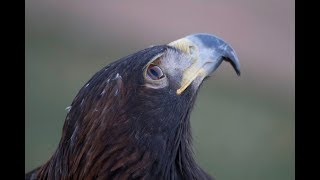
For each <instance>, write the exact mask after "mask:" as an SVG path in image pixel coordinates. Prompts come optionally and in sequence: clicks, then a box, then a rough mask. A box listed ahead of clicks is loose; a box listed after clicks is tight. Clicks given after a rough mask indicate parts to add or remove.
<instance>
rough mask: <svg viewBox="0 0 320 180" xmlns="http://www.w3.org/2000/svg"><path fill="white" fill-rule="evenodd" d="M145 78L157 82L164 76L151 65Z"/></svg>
mask: <svg viewBox="0 0 320 180" xmlns="http://www.w3.org/2000/svg"><path fill="white" fill-rule="evenodd" d="M147 76H148V77H149V78H150V79H152V80H159V79H161V78H163V77H164V74H163V72H162V70H161V69H160V67H159V66H157V65H153V64H151V65H150V66H149V67H148V69H147Z"/></svg>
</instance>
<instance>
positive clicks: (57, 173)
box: [26, 33, 240, 180]
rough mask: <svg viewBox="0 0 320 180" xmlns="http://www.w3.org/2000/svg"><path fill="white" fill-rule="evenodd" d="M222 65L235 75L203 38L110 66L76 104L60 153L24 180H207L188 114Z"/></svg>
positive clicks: (217, 43) (225, 54)
mask: <svg viewBox="0 0 320 180" xmlns="http://www.w3.org/2000/svg"><path fill="white" fill-rule="evenodd" d="M223 60H225V61H228V62H230V63H231V65H232V66H233V68H234V69H235V71H236V73H237V74H238V75H240V65H239V61H238V58H237V56H236V54H235V51H234V50H233V49H232V47H231V46H230V45H228V44H227V43H226V42H224V41H223V40H222V39H220V38H218V37H216V36H213V35H210V34H205V33H200V34H192V35H189V36H186V37H184V38H182V39H179V40H176V41H174V42H171V43H169V44H167V45H159V46H153V47H149V48H146V49H144V50H141V51H138V52H136V53H134V54H131V55H129V56H127V57H124V58H121V59H119V60H117V61H115V62H113V63H111V64H109V65H107V66H106V67H104V68H103V69H101V70H100V71H99V72H97V73H96V74H95V75H94V76H93V77H92V78H91V79H90V80H89V81H88V82H87V83H86V85H84V86H83V87H82V88H81V89H80V91H79V92H78V94H77V96H76V97H75V98H74V100H73V102H72V104H71V106H70V109H69V112H68V114H67V116H66V119H65V123H64V126H63V132H62V137H61V140H60V143H59V145H58V148H57V150H56V151H55V152H54V154H53V155H52V157H51V158H50V159H49V160H48V161H47V162H46V163H45V164H44V165H42V166H40V167H38V168H36V169H35V170H33V171H31V172H29V173H27V174H26V179H50V180H57V179H59V180H66V179H121V180H122V179H123V180H124V179H172V180H180V179H181V180H182V179H201V180H203V179H212V177H211V176H210V175H208V174H207V173H206V172H204V171H203V170H202V169H201V168H200V167H199V166H198V165H197V163H196V162H195V160H194V158H193V152H192V146H191V141H192V137H191V130H190V113H191V111H192V107H193V104H194V102H195V99H196V96H197V93H198V90H199V87H200V85H201V84H202V82H203V80H204V79H205V78H206V77H208V76H209V75H210V74H211V73H213V72H214V71H215V70H216V68H217V67H218V66H219V65H220V64H221V62H222V61H223Z"/></svg>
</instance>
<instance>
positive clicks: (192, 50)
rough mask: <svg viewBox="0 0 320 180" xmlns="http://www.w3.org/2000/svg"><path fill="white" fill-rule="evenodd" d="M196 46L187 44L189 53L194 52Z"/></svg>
mask: <svg viewBox="0 0 320 180" xmlns="http://www.w3.org/2000/svg"><path fill="white" fill-rule="evenodd" d="M195 50H196V48H195V47H194V46H189V54H190V55H193V54H194V52H195Z"/></svg>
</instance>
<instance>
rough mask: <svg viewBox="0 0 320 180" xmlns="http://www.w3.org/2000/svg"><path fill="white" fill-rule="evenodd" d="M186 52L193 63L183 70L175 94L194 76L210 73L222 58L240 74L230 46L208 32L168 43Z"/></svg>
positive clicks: (235, 57) (238, 65)
mask: <svg viewBox="0 0 320 180" xmlns="http://www.w3.org/2000/svg"><path fill="white" fill-rule="evenodd" d="M168 45H169V46H172V47H175V48H177V49H179V50H181V51H182V52H184V53H186V54H188V55H189V56H190V57H191V59H192V61H193V64H192V65H191V66H190V67H188V68H187V69H186V70H185V71H184V72H183V76H182V80H181V84H180V85H181V86H180V88H179V89H178V90H177V92H176V93H177V94H181V93H182V92H183V91H184V90H185V89H186V88H187V87H188V86H189V85H190V84H191V83H192V82H193V81H194V80H195V79H196V78H200V79H201V80H203V79H204V78H205V77H207V76H209V75H211V74H212V73H213V72H214V71H215V70H216V69H217V68H218V67H219V65H220V64H221V62H222V61H223V60H225V61H227V62H230V63H231V65H232V67H233V68H234V70H235V71H236V73H237V75H238V76H240V64H239V60H238V58H237V56H236V53H235V51H234V50H233V49H232V47H231V46H230V45H229V44H227V43H226V42H225V41H223V40H222V39H220V38H218V37H216V36H213V35H210V34H203V33H201V34H192V35H189V36H186V37H184V38H182V39H178V40H176V41H173V42H171V43H169V44H168Z"/></svg>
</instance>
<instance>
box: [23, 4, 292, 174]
mask: <svg viewBox="0 0 320 180" xmlns="http://www.w3.org/2000/svg"><path fill="white" fill-rule="evenodd" d="M25 6H26V9H25V10H26V11H25V13H26V14H25V15H26V16H25V35H26V41H25V57H26V60H25V64H26V67H25V68H26V76H25V80H26V84H25V98H26V101H25V102H26V104H25V108H26V109H25V113H26V114H25V117H26V120H25V132H26V133H25V172H28V171H30V170H32V169H33V168H36V167H37V166H39V165H41V164H43V163H44V162H45V161H47V160H48V159H49V157H50V156H51V155H52V153H53V152H54V150H55V149H56V147H57V145H58V143H59V139H60V137H61V132H62V126H63V123H64V118H65V116H66V114H67V111H66V110H65V108H66V107H67V106H69V105H70V104H71V102H72V100H73V98H74V97H75V95H76V94H77V92H78V90H80V88H81V86H83V85H84V84H85V83H86V81H87V80H89V78H90V77H91V76H92V75H93V74H94V73H95V72H97V71H98V70H100V69H101V68H103V67H104V66H105V65H107V64H108V63H110V62H112V61H114V60H116V59H118V58H121V57H123V56H126V55H128V54H131V53H134V52H136V51H138V50H141V49H144V48H146V47H148V46H150V45H156V44H167V43H169V42H171V41H173V40H176V39H179V38H181V37H184V36H185V35H188V34H192V33H197V32H207V33H211V34H215V35H217V36H219V37H221V38H223V39H224V40H225V41H227V42H229V43H230V44H231V45H232V46H233V48H234V49H235V50H236V52H237V54H238V57H239V59H240V63H241V77H237V76H236V74H235V72H234V71H233V69H232V67H231V65H230V64H228V63H223V64H222V65H221V66H220V68H219V69H218V70H217V71H216V72H215V74H214V75H213V77H211V78H210V79H209V80H208V81H207V82H206V83H204V86H203V87H202V89H201V91H200V93H199V96H198V100H197V103H196V106H195V109H194V112H193V114H192V128H193V129H192V130H193V136H194V149H195V156H196V159H197V161H198V162H199V164H200V165H201V167H203V168H204V169H205V170H206V171H207V172H209V173H210V174H211V175H213V176H214V177H216V179H219V180H239V179H246V180H271V179H272V180H289V179H290V180H292V179H295V176H294V172H295V158H294V157H295V156H294V155H295V150H294V131H295V122H294V120H295V115H294V113H295V76H294V68H295V61H294V60H295V57H294V51H295V47H294V42H295V39H294V34H295V31H294V26H295V22H294V8H295V5H294V0H241V1H240V0H176V1H168V0H162V1H148V0H136V1H129V0H126V1H125V0H117V1H116V0H113V1H111V0H110V1H72V0H69V1H62V0H51V1H50V0H26V1H25Z"/></svg>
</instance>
